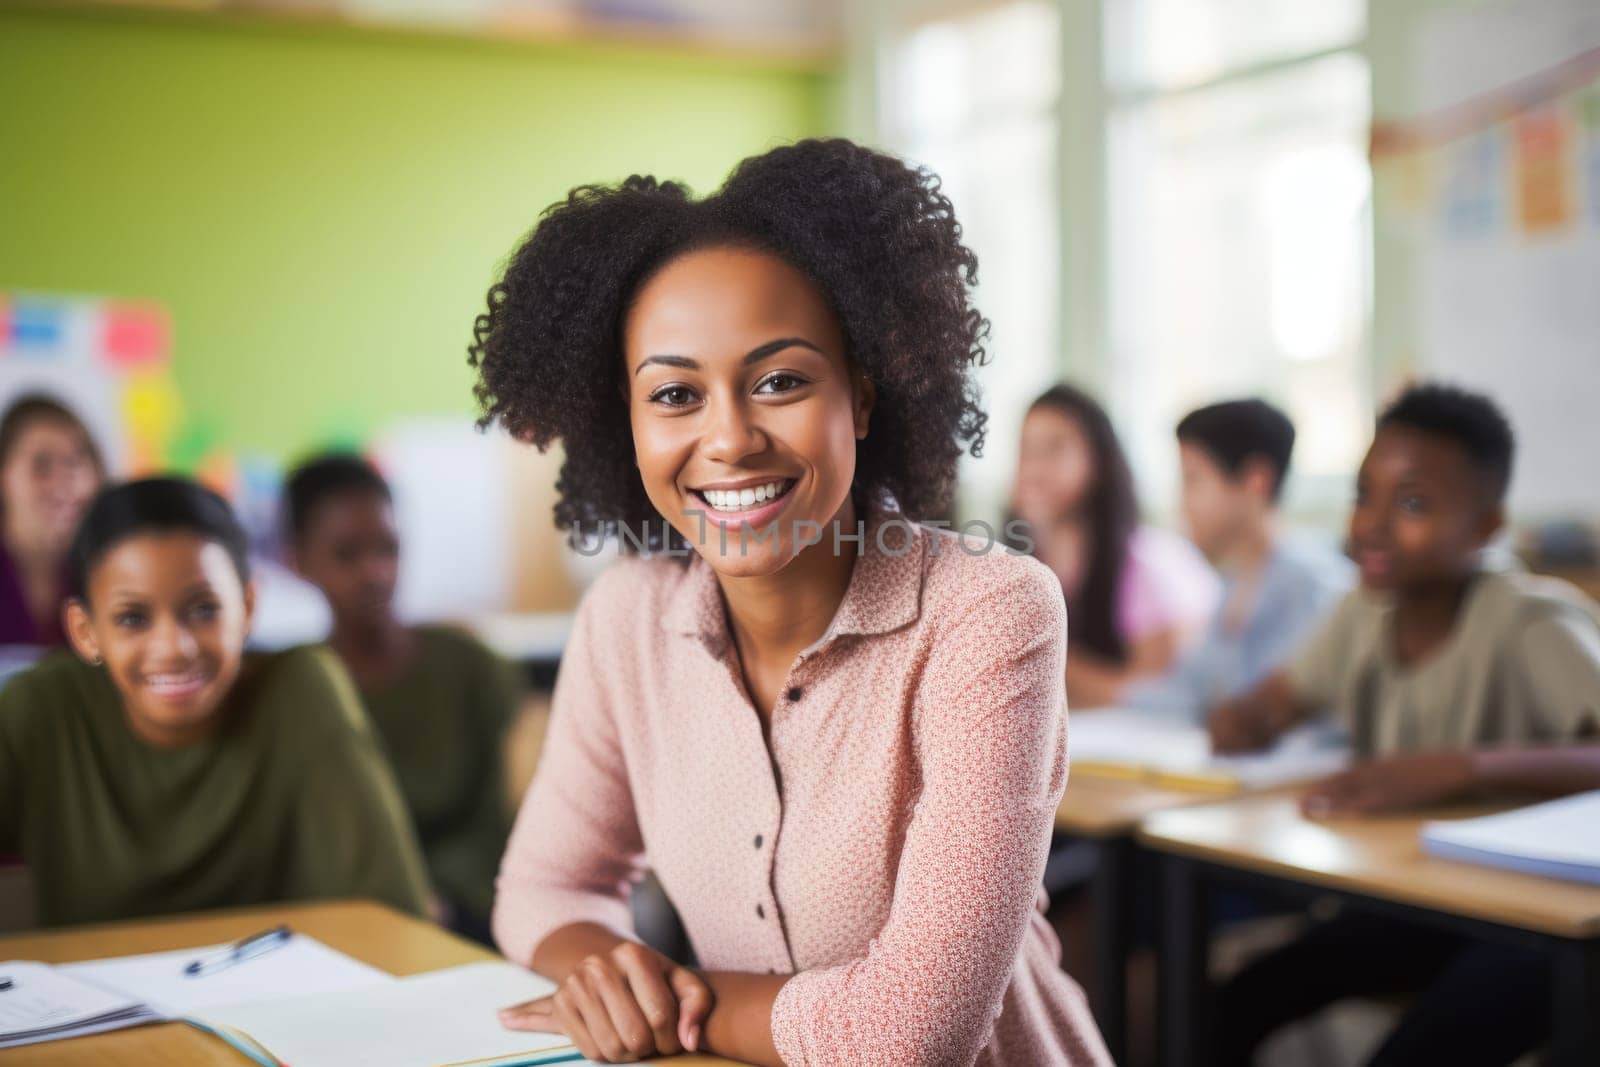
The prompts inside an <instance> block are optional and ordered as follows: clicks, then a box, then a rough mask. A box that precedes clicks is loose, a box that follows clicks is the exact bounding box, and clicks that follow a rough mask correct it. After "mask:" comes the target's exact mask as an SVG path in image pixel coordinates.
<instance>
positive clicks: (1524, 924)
mask: <svg viewBox="0 0 1600 1067" xmlns="http://www.w3.org/2000/svg"><path fill="white" fill-rule="evenodd" d="M1490 810H1494V809H1491V808H1487V807H1481V806H1480V807H1477V808H1459V807H1458V808H1453V809H1450V810H1439V811H1434V812H1429V813H1428V814H1427V815H1426V816H1419V815H1395V816H1380V817H1371V818H1363V819H1337V820H1327V821H1313V820H1310V819H1306V818H1304V817H1303V816H1302V815H1301V814H1300V812H1299V808H1298V806H1297V796H1296V795H1295V794H1292V793H1287V792H1277V793H1268V794H1257V795H1254V796H1245V797H1240V798H1238V799H1234V800H1227V801H1222V802H1217V803H1209V804H1202V805H1196V806H1191V807H1186V808H1182V809H1178V810H1173V811H1164V812H1160V813H1157V814H1154V815H1152V816H1150V817H1149V818H1147V819H1146V820H1145V821H1144V823H1143V825H1142V827H1141V829H1140V831H1139V834H1138V839H1139V841H1140V843H1141V844H1142V845H1144V846H1145V847H1147V848H1150V849H1153V850H1155V851H1157V852H1160V853H1161V854H1162V856H1163V860H1162V866H1163V890H1162V892H1163V895H1164V898H1165V907H1164V914H1163V920H1164V921H1163V929H1162V961H1161V982H1162V1001H1163V1009H1162V1014H1163V1023H1164V1027H1163V1039H1164V1046H1165V1048H1166V1051H1167V1054H1168V1055H1167V1059H1168V1062H1170V1063H1175V1064H1192V1063H1199V1062H1202V1059H1203V1055H1202V1054H1203V1050H1204V1049H1205V1047H1206V1042H1207V1035H1206V1033H1205V1026H1204V1023H1205V1019H1206V1015H1205V1009H1204V1001H1205V999H1206V997H1207V995H1208V990H1207V987H1206V973H1207V969H1206V948H1207V942H1208V940H1209V931H1208V930H1207V923H1206V916H1207V915H1208V914H1209V912H1208V910H1207V894H1208V892H1209V891H1210V889H1211V887H1212V886H1213V885H1216V884H1243V885H1246V886H1253V887H1255V888H1257V889H1267V890H1270V891H1273V892H1276V893H1278V894H1280V895H1288V896H1291V897H1295V898H1298V899H1309V898H1311V897H1315V896H1327V895H1333V896H1337V897H1340V898H1342V899H1344V900H1345V901H1346V902H1347V903H1349V904H1351V905H1353V906H1359V907H1361V908H1363V909H1366V910H1371V911H1379V912H1383V913H1386V914H1390V915H1395V916H1399V917H1404V918H1406V919H1408V920H1410V921H1415V922H1418V923H1426V924H1430V925H1434V926H1442V927H1445V928H1448V929H1452V930H1455V931H1457V932H1460V933H1463V934H1467V935H1470V936H1473V937H1478V938H1482V939H1485V940H1494V941H1500V942H1508V943H1513V944H1520V945H1524V946H1531V947H1534V948H1537V949H1539V950H1541V951H1544V952H1546V953H1548V954H1549V955H1550V957H1551V959H1552V960H1553V962H1554V964H1555V966H1556V969H1557V978H1556V990H1557V993H1556V1003H1555V1004H1554V1005H1553V1006H1552V1011H1553V1013H1554V1016H1553V1022H1554V1029H1553V1032H1552V1033H1553V1037H1552V1043H1551V1048H1550V1054H1551V1060H1550V1062H1552V1063H1568V1064H1585V1065H1593V1064H1596V1063H1600V888H1596V887H1593V886H1584V885H1579V884H1576V883H1569V882H1561V881H1557V880H1554V879H1548V878H1540V877H1536V876H1534V875H1526V874H1518V873H1516V872H1513V871H1502V870H1497V869H1495V868H1491V867H1481V866H1478V865H1475V864H1468V863H1459V862H1456V861H1452V860H1446V859H1439V858H1436V857H1433V856H1430V855H1428V854H1426V853H1424V852H1423V851H1422V845H1421V841H1420V839H1419V837H1418V832H1419V830H1420V829H1421V826H1422V823H1423V822H1425V821H1427V820H1428V819H1434V818H1454V817H1461V816H1469V815H1479V814H1484V813H1486V812H1487V811H1490Z"/></svg>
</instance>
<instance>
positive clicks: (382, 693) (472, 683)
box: [285, 454, 518, 944]
mask: <svg viewBox="0 0 1600 1067" xmlns="http://www.w3.org/2000/svg"><path fill="white" fill-rule="evenodd" d="M285 497H286V501H287V505H288V515H287V518H288V524H289V535H290V538H291V546H292V550H293V560H294V565H295V568H296V569H297V570H298V571H299V572H300V574H301V575H302V576H303V577H305V578H306V579H307V580H309V581H310V582H312V583H313V584H314V585H316V586H317V587H318V588H319V589H321V590H322V593H323V595H324V596H326V597H327V599H328V606H329V607H330V608H331V609H332V611H333V633H332V634H330V635H329V637H328V644H329V645H330V646H331V647H332V649H333V651H334V652H336V653H337V654H338V656H339V658H340V660H342V661H343V663H344V665H345V668H346V669H347V670H349V672H350V674H351V676H352V677H353V678H354V679H355V682H356V685H357V687H358V688H359V689H360V692H361V698H362V700H363V702H364V703H365V704H366V708H367V713H368V714H369V715H371V716H372V722H373V725H374V726H376V727H377V730H378V734H379V736H380V737H381V738H382V739H383V743H384V747H385V749H386V751H387V753H388V756H389V759H390V761H391V763H392V765H393V767H394V770H395V776H396V778H397V780H398V781H399V783H400V792H401V794H402V795H403V796H404V797H405V801H406V807H407V809H408V810H409V811H410V813H411V818H412V821H413V823H414V825H415V826H416V829H417V836H418V838H419V839H420V840H421V842H422V853H423V857H424V859H425V860H426V861H427V865H428V873H429V875H430V876H431V878H432V881H433V890H434V898H433V905H434V909H433V910H434V912H435V915H436V917H438V918H440V919H441V920H443V921H444V922H445V924H446V925H448V926H449V927H450V928H451V929H453V930H455V931H456V932H457V933H461V934H465V935H466V936H468V937H471V938H473V939H475V940H478V941H481V942H483V943H485V944H489V943H490V936H489V908H490V905H491V904H492V903H493V901H494V880H495V875H496V873H497V872H498V871H499V867H500V855H501V853H502V852H503V851H504V850H505V844H506V835H507V834H508V833H509V832H510V813H509V811H508V810H507V805H506V798H505V793H506V787H505V775H504V772H503V760H502V755H501V742H502V740H503V739H504V735H505V732H506V728H507V726H508V725H509V724H510V722H511V719H512V718H513V716H514V715H515V714H516V709H517V697H518V687H517V681H516V677H515V675H514V674H513V672H512V670H511V668H510V666H509V665H508V664H506V663H505V662H503V661H502V660H500V658H499V657H497V656H496V655H495V654H494V653H493V652H491V651H490V650H489V649H487V648H485V647H484V645H483V644H482V642H480V641H478V640H477V639H476V638H474V637H473V636H472V635H471V634H468V633H466V632H464V631H462V630H458V629H455V628H453V627H448V626H408V625H406V624H405V623H404V622H402V621H401V620H400V618H399V617H398V616H397V615H396V613H395V608H394V596H395V585H396V581H397V579H398V577H399V562H400V539H399V533H398V531H397V530H396V528H395V522H394V513H393V508H392V507H391V504H390V496H389V486H388V484H387V483H386V482H385V481H384V480H383V478H382V476H381V475H379V474H378V472H377V470H375V469H374V468H373V467H372V465H371V464H370V463H368V462H367V461H366V460H365V459H362V458H361V457H359V456H352V455H342V454H332V455H325V456H321V457H318V458H316V459H313V460H311V461H309V462H307V463H305V464H303V465H302V466H300V467H299V468H298V469H297V470H295V472H294V473H293V474H292V475H290V477H289V481H288V485H287V490H286V493H285Z"/></svg>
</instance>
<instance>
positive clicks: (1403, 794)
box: [1300, 752, 1475, 819]
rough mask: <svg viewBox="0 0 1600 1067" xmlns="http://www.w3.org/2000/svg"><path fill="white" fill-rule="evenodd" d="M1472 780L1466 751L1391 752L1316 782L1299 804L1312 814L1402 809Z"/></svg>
mask: <svg viewBox="0 0 1600 1067" xmlns="http://www.w3.org/2000/svg"><path fill="white" fill-rule="evenodd" d="M1474 783H1475V778H1474V771H1473V762H1472V755H1471V753H1467V752H1426V753H1421V754H1418V755H1413V756H1393V757H1390V758H1388V759H1380V760H1374V761H1372V762H1370V763H1362V764H1357V765H1356V766H1354V767H1352V768H1350V769H1349V770H1348V771H1345V772H1344V773H1343V774H1336V775H1334V776H1333V777H1332V778H1328V779H1326V780H1324V781H1321V782H1318V783H1317V784H1316V785H1314V786H1312V787H1311V788H1310V789H1309V790H1307V792H1306V794H1305V796H1303V797H1301V798H1300V810H1301V811H1302V812H1304V813H1305V814H1306V815H1307V816H1309V817H1311V818H1314V819H1319V818H1326V817H1329V816H1337V815H1376V814H1380V813H1382V812H1389V811H1403V810H1405V809H1408V808H1422V807H1427V806H1428V805H1429V804H1440V803H1443V802H1445V801H1448V800H1454V799H1456V798H1458V797H1460V796H1461V795H1462V794H1464V793H1466V792H1468V791H1469V790H1470V789H1471V788H1472V787H1473V785H1474Z"/></svg>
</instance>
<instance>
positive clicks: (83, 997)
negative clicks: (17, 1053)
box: [0, 960, 163, 1048]
mask: <svg viewBox="0 0 1600 1067" xmlns="http://www.w3.org/2000/svg"><path fill="white" fill-rule="evenodd" d="M4 981H9V982H10V983H11V986H10V988H8V989H5V990H0V1048H12V1047H14V1046H16V1045H31V1044H33V1043H34V1042H36V1041H54V1040H56V1039H57V1038H62V1037H77V1036H79V1035H81V1034H98V1033H100V1032H101V1031H102V1030H117V1029H120V1028H122V1027H124V1026H137V1025H139V1024H140V1023H148V1022H156V1021H158V1020H160V1019H161V1018H163V1016H162V1015H161V1014H160V1013H158V1012H156V1011H153V1010H152V1009H151V1008H150V1007H149V1006H148V1005H146V1004H144V1003H143V1002H141V1001H140V1000H138V999H137V998H135V997H130V996H128V995H126V994H124V993H114V992H112V991H110V990H107V989H101V988H100V987H98V986H95V985H91V984H89V983H87V982H80V981H78V980H77V979H74V978H70V977H68V976H67V975H64V974H62V973H60V972H59V971H58V970H57V969H56V968H54V967H51V966H50V965H49V964H47V963H26V962H21V961H15V960H14V961H12V962H10V963H0V982H4Z"/></svg>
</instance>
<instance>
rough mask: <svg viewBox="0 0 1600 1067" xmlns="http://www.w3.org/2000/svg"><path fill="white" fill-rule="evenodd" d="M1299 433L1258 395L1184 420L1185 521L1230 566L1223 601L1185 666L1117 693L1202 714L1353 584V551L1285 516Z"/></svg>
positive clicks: (1193, 536)
mask: <svg viewBox="0 0 1600 1067" xmlns="http://www.w3.org/2000/svg"><path fill="white" fill-rule="evenodd" d="M1294 438H1295V432H1294V423H1293V422H1291V421H1290V420H1289V416H1287V415H1285V414H1284V413H1283V412H1282V411H1279V410H1278V409H1277V408H1275V407H1273V406H1272V405H1271V404H1268V403H1267V402H1266V401H1264V400H1261V399H1256V398H1251V399H1245V400H1227V401H1223V402H1221V403H1216V404H1209V405H1207V406H1205V407H1202V408H1198V409H1196V410H1194V411H1191V412H1190V413H1189V414H1187V415H1185V416H1184V417H1183V419H1182V420H1181V421H1180V422H1179V423H1178V428H1177V439H1178V459H1179V464H1180V468H1181V470H1182V474H1183V490H1182V510H1183V518H1184V526H1185V529H1186V531H1187V532H1188V534H1189V539H1190V540H1191V541H1193V542H1194V544H1195V545H1196V547H1198V548H1199V549H1200V551H1201V552H1202V553H1203V554H1204V555H1205V557H1206V559H1207V560H1208V561H1209V562H1210V563H1211V565H1212V566H1213V567H1214V568H1215V569H1216V571H1217V573H1218V574H1219V575H1221V577H1222V600H1221V602H1220V604H1219V605H1218V607H1217V610H1216V612H1215V613H1214V614H1213V615H1212V618H1211V622H1210V624H1209V625H1208V626H1207V627H1206V630H1205V634H1204V636H1203V637H1202V638H1201V639H1200V641H1199V642H1198V643H1197V644H1196V645H1195V646H1194V647H1193V648H1191V649H1189V650H1188V651H1187V652H1186V653H1184V655H1183V657H1182V658H1181V659H1180V660H1179V661H1178V663H1177V665H1176V666H1174V667H1173V668H1172V670H1170V671H1169V672H1168V673H1167V674H1166V675H1165V676H1163V677H1162V678H1160V679H1158V680H1155V681H1150V682H1145V683H1142V684H1138V685H1133V686H1130V687H1129V688H1128V689H1127V690H1125V691H1124V692H1123V693H1122V694H1120V695H1119V697H1118V701H1119V703H1121V704H1123V705H1126V706H1128V707H1133V708H1139V709H1141V710H1145V711H1151V712H1160V713H1162V714H1168V715H1173V716H1177V717H1181V718H1184V719H1188V720H1191V721H1194V722H1200V721H1203V719H1204V716H1205V712H1206V711H1207V710H1209V709H1210V708H1212V707H1213V706H1215V705H1216V704H1217V703H1218V702H1220V701H1223V700H1226V699H1229V698H1231V697H1236V696H1239V695H1241V694H1242V693H1244V692H1245V691H1246V690H1248V689H1249V688H1250V687H1251V686H1254V685H1255V684H1256V683H1257V682H1259V681H1261V679H1263V678H1265V677H1266V676H1267V674H1268V673H1269V672H1270V671H1271V670H1272V669H1273V668H1275V667H1277V666H1278V665H1279V664H1280V663H1281V662H1282V661H1283V660H1285V659H1286V658H1287V657H1288V655H1289V653H1290V652H1292V651H1293V650H1294V648H1295V646H1296V645H1297V644H1298V643H1299V641H1300V639H1301V638H1303V637H1304V636H1305V635H1306V634H1307V633H1308V632H1309V630H1310V628H1311V627H1312V626H1313V625H1314V624H1316V623H1318V622H1320V621H1321V620H1322V618H1323V617H1324V616H1325V615H1326V614H1327V613H1328V611H1329V610H1330V609H1331V608H1332V606H1333V604H1334V602H1335V601H1337V600H1338V599H1339V597H1340V596H1341V595H1343V594H1344V593H1346V592H1347V591H1349V589H1350V587H1351V585H1352V584H1353V582H1354V576H1353V575H1352V574H1351V568H1350V562H1349V560H1347V559H1345V558H1344V557H1343V556H1341V555H1340V554H1339V553H1337V552H1335V551H1334V550H1333V549H1332V548H1324V547H1321V546H1319V545H1317V544H1316V543H1314V542H1312V541H1310V540H1307V539H1302V538H1297V537H1293V536H1290V535H1289V534H1288V533H1287V532H1285V531H1284V530H1283V529H1282V528H1281V526H1280V524H1279V520H1278V500H1279V497H1280V496H1281V494H1282V492H1283V484H1284V480H1285V479H1286V478H1287V477H1288V475H1289V460H1290V457H1291V455H1292V454H1293V451H1294Z"/></svg>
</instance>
